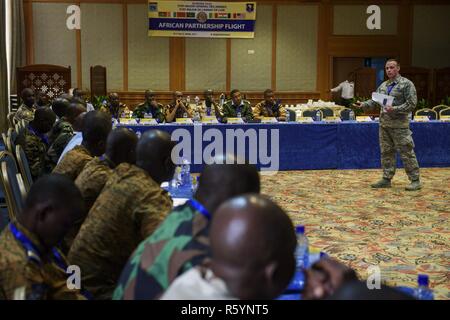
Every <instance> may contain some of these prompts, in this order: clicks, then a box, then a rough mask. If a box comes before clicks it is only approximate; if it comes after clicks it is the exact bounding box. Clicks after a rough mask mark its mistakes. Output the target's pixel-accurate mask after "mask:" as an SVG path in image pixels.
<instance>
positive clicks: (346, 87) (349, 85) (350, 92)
mask: <svg viewBox="0 0 450 320" xmlns="http://www.w3.org/2000/svg"><path fill="white" fill-rule="evenodd" d="M340 90H341V97H342V98H344V99H353V97H354V96H355V83H354V82H349V81H348V80H345V81H344V82H341V83H340V84H339V85H338V86H337V87H336V88H333V89H331V92H338V91H340Z"/></svg>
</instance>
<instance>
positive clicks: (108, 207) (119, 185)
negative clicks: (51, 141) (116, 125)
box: [69, 130, 175, 299]
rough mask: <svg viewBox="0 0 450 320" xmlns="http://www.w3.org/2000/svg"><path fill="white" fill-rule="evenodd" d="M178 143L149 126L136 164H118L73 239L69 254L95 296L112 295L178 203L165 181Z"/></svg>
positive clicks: (172, 171) (139, 149)
mask: <svg viewBox="0 0 450 320" xmlns="http://www.w3.org/2000/svg"><path fill="white" fill-rule="evenodd" d="M174 146H175V143H174V142H173V141H171V139H170V135H169V134H168V133H167V132H162V131H159V130H150V131H147V132H145V133H144V134H143V135H142V137H141V138H140V139H139V142H138V144H137V148H136V165H133V164H130V163H122V164H120V165H119V166H117V167H116V168H115V169H114V172H113V174H112V175H111V177H110V178H109V179H108V181H107V182H106V184H105V187H104V188H103V190H102V192H101V193H100V195H99V196H98V198H97V200H96V201H95V203H94V205H93V206H92V208H91V210H90V211H89V213H88V215H87V217H86V220H85V221H84V223H83V225H82V226H81V229H80V231H79V232H78V235H77V236H76V238H75V240H74V241H73V244H72V247H71V248H70V251H69V260H70V262H71V263H73V264H76V265H78V266H80V268H81V276H82V279H81V282H82V283H83V284H84V285H85V286H86V289H88V290H89V291H90V292H92V294H93V296H94V298H96V299H111V296H112V294H113V291H114V289H115V287H116V284H117V280H118V279H119V277H120V273H121V271H122V269H123V267H124V266H125V264H126V262H127V260H128V258H129V257H130V255H131V254H132V253H133V250H134V249H135V248H136V246H137V245H138V244H139V243H140V242H141V241H142V240H143V239H145V238H146V237H148V236H149V235H150V234H152V233H153V231H154V230H155V229H156V227H157V226H158V225H159V224H160V223H161V221H162V220H163V219H164V218H165V217H166V215H167V213H168V212H169V210H170V209H171V208H172V199H171V198H170V196H169V195H168V193H167V192H166V191H165V190H164V189H162V188H161V187H160V185H161V183H162V182H164V181H168V180H169V179H171V178H172V177H173V174H174V172H175V164H174V163H173V162H172V160H171V152H172V148H173V147H174Z"/></svg>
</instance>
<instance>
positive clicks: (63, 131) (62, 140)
mask: <svg viewBox="0 0 450 320" xmlns="http://www.w3.org/2000/svg"><path fill="white" fill-rule="evenodd" d="M73 135H74V133H73V128H72V125H71V124H70V123H69V122H67V121H65V120H64V119H60V120H59V121H57V122H56V123H55V125H54V126H53V128H52V130H51V131H50V133H49V136H48V140H49V143H50V147H49V149H48V151H47V155H48V157H49V159H50V160H51V161H52V162H53V163H54V164H55V165H56V164H57V163H58V160H59V157H60V156H61V153H62V152H63V150H64V148H65V147H66V145H67V144H68V143H69V141H70V139H72V137H73Z"/></svg>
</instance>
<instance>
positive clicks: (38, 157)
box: [23, 126, 54, 180]
mask: <svg viewBox="0 0 450 320" xmlns="http://www.w3.org/2000/svg"><path fill="white" fill-rule="evenodd" d="M24 141H25V145H24V148H23V151H24V152H25V155H26V157H27V160H28V165H29V166H30V172H31V176H32V177H33V180H35V179H37V178H39V177H40V176H42V175H44V174H46V173H50V172H51V171H52V169H53V167H54V165H53V164H52V163H51V161H50V159H49V158H48V157H47V149H48V140H47V138H46V136H45V135H43V134H39V133H37V132H35V131H34V130H33V128H31V127H30V126H28V129H27V130H26V131H25V136H24Z"/></svg>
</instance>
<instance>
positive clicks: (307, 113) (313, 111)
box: [302, 109, 323, 120]
mask: <svg viewBox="0 0 450 320" xmlns="http://www.w3.org/2000/svg"><path fill="white" fill-rule="evenodd" d="M317 111H319V112H320V118H321V119H322V118H323V114H322V111H320V110H319V109H309V110H305V111H303V112H302V117H311V118H313V119H314V120H316V114H317Z"/></svg>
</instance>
